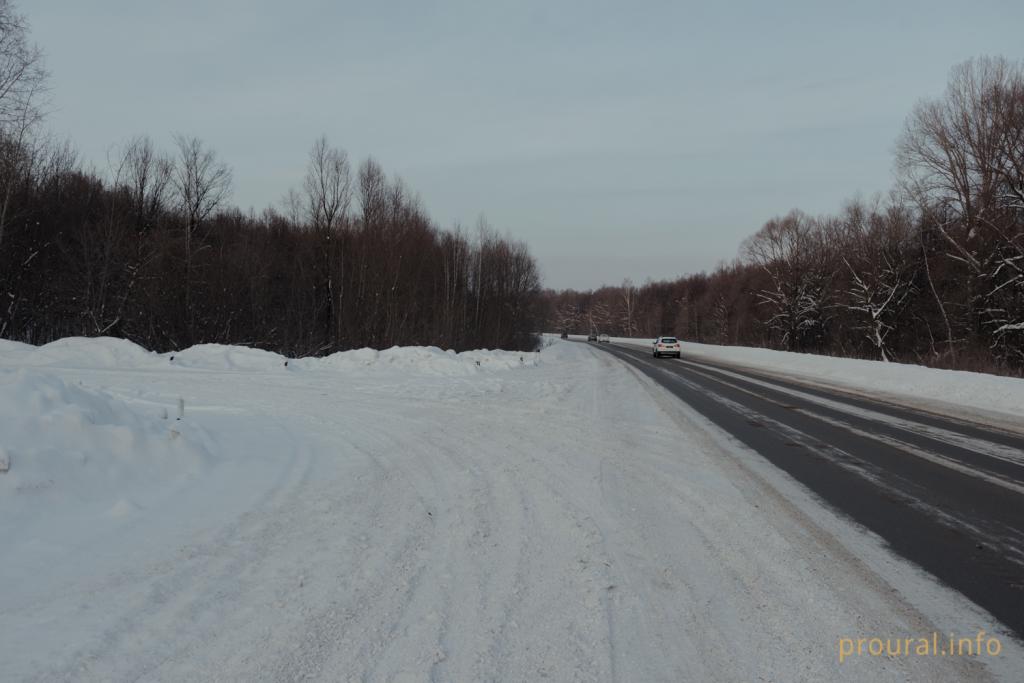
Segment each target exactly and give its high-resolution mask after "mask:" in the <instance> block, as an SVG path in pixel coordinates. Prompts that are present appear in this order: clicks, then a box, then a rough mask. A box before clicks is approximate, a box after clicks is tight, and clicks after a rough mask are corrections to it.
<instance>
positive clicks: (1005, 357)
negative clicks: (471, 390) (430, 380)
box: [0, 0, 1024, 375]
mask: <svg viewBox="0 0 1024 683" xmlns="http://www.w3.org/2000/svg"><path fill="white" fill-rule="evenodd" d="M48 84H49V74H48V73H47V70H46V65H45V59H44V54H43V51H42V50H41V49H40V48H39V47H37V46H35V45H34V44H33V43H32V42H31V37H30V32H29V26H28V23H27V22H26V20H25V19H24V18H23V17H22V16H21V15H19V14H18V13H17V11H16V9H15V8H14V6H13V5H12V4H11V2H10V0H0V337H3V338H7V339H12V340H16V341H22V342H27V343H32V344H42V343H46V342H49V341H52V340H55V339H58V338H61V337H66V336H75V335H81V336H98V335H109V336H117V337H123V338H126V339H129V340H131V341H134V342H136V343H138V344H140V345H142V346H144V347H146V348H149V349H154V350H170V349H178V348H183V347H186V346H190V345H193V344H197V343H225V344H244V345H249V346H254V347H259V348H264V349H268V350H273V351H277V352H280V353H284V354H288V355H318V354H326V353H331V352H334V351H338V350H345V349H351V348H358V347H363V346H369V347H374V348H384V347H389V346H392V345H408V344H416V345H436V346H440V347H443V348H451V349H457V350H461V349H468V348H479V347H488V348H507V349H528V348H533V347H535V345H536V344H537V340H538V336H537V335H538V333H539V332H541V331H565V332H570V333H586V332H591V331H593V332H607V333H610V334H614V335H622V336H641V337H643V336H647V337H653V336H656V335H659V334H675V335H677V336H679V337H680V338H682V339H683V340H689V341H697V342H704V343H715V344H732V345H753V346H764V347H769V348H776V349H784V350H789V351H801V352H813V353H821V354H831V355H842V356H852V357H860V358H874V359H878V360H883V361H898V362H912V363H923V364H927V365H934V366H938V367H949V368H959V369H970V370H983V371H989V372H1000V373H1005V374H1018V375H1019V374H1021V372H1024V66H1022V63H1020V62H1013V61H1010V60H1007V59H1005V58H1002V57H980V58H975V59H972V60H969V61H967V62H965V63H962V64H959V65H957V66H955V67H954V68H953V69H952V70H951V73H950V78H949V82H948V86H947V88H946V91H945V92H944V93H943V94H942V95H941V96H939V97H936V98H932V99H925V100H922V101H920V102H919V103H918V105H917V106H916V107H915V108H914V109H913V110H912V111H911V112H910V113H909V115H908V117H907V119H906V123H905V126H904V130H903V132H902V134H901V135H900V137H899V139H898V140H897V141H896V152H895V158H894V160H893V163H894V166H895V169H896V170H897V178H898V179H897V181H896V183H895V184H894V186H893V187H892V188H891V190H890V191H889V192H887V193H885V194H884V195H880V196H875V197H872V198H863V197H860V196H857V195H856V194H853V193H855V192H856V190H857V188H851V194H852V196H853V197H854V198H853V199H850V200H849V201H848V202H847V203H846V204H845V205H844V206H840V207H837V209H836V211H835V212H833V213H830V214H827V215H809V214H807V213H805V212H803V211H801V210H799V209H794V210H792V211H791V212H789V213H787V214H785V215H783V216H776V217H774V218H770V219H768V220H767V221H766V222H765V223H764V224H763V225H762V226H761V228H760V229H759V230H757V231H756V232H755V233H754V234H753V235H751V236H750V237H749V238H748V239H747V240H746V241H745V242H744V243H743V244H742V245H740V247H739V251H738V256H737V257H736V258H735V259H734V260H733V261H732V262H728V263H722V264H720V265H719V266H718V267H717V268H715V269H713V270H711V271H708V272H702V273H697V274H689V275H683V276H681V277H679V278H678V279H676V280H671V281H660V282H652V281H648V282H646V283H644V284H640V285H636V284H634V283H633V282H630V281H625V282H623V283H622V284H621V285H614V286H605V287H601V288H599V289H597V290H593V291H575V290H565V291H557V292H556V291H551V290H547V291H544V290H543V289H542V282H541V277H540V272H539V268H538V265H537V263H536V261H535V259H534V258H533V256H532V255H531V253H530V251H529V249H528V248H527V246H526V245H525V244H524V243H521V242H518V241H516V240H514V239H512V238H510V237H506V236H503V235H501V234H499V233H497V232H496V231H495V230H493V229H491V228H490V227H489V226H488V225H487V223H486V221H485V220H483V219H481V220H480V221H479V223H478V224H477V225H476V226H474V228H473V229H472V230H464V229H461V228H459V227H457V226H456V227H455V228H453V229H442V228H440V227H439V226H437V225H436V224H435V223H434V222H433V221H432V220H431V218H430V217H429V216H428V215H427V214H426V212H425V211H424V209H423V208H422V204H421V202H420V200H419V199H418V197H417V195H415V193H414V192H413V191H412V190H410V189H409V188H408V187H407V186H406V185H405V184H404V183H403V182H402V181H401V180H400V179H397V178H391V177H389V176H388V175H387V174H386V173H385V171H384V170H383V169H382V168H381V166H380V164H378V163H377V162H376V161H375V160H374V159H372V158H368V159H366V160H364V161H362V162H361V163H359V164H358V165H355V166H353V164H352V162H351V161H350V159H349V157H348V155H347V153H346V152H345V150H344V149H342V148H340V147H336V146H333V145H331V144H330V142H329V141H328V140H327V138H326V137H323V136H321V137H319V138H318V139H316V140H315V141H314V142H313V144H312V146H311V149H310V151H309V156H308V163H307V168H306V172H305V176H304V177H303V178H296V187H295V188H293V189H291V190H289V191H288V192H287V194H286V195H285V197H284V198H283V199H282V200H280V201H278V202H271V203H270V205H269V206H268V208H266V209H264V210H263V211H261V212H256V211H252V210H250V211H248V212H243V211H241V210H239V209H238V208H236V207H234V206H232V205H231V203H230V199H231V191H232V170H231V168H230V166H229V165H228V164H227V163H226V162H225V161H224V160H222V159H220V158H219V157H218V156H217V154H216V152H215V150H214V149H213V148H212V147H211V146H209V145H208V144H206V143H205V142H204V141H202V140H201V139H200V138H198V137H193V136H188V135H180V134H179V135H175V136H174V137H173V143H172V144H170V145H168V148H166V149H164V148H161V147H160V146H159V145H158V144H156V143H155V142H154V141H153V139H151V138H150V137H148V136H138V137H134V138H131V139H129V140H125V141H119V142H117V141H115V142H114V143H113V146H112V147H111V150H110V153H109V160H110V161H109V168H107V169H103V170H102V171H98V170H95V169H92V168H90V167H87V166H86V165H85V164H84V163H83V162H82V161H81V160H80V159H79V158H78V154H77V152H76V151H75V148H74V145H73V144H72V143H71V142H70V141H61V140H57V139H54V138H53V136H52V135H50V134H49V133H48V132H47V130H46V112H47V111H48V106H49V101H50V92H49V87H48ZM681 222H682V224H683V225H685V217H683V220H682V221H681ZM623 227H624V229H625V228H626V227H628V226H623ZM680 237H681V238H685V237H686V234H685V227H680ZM679 243H680V244H684V243H685V239H680V242H679ZM680 248H683V247H680Z"/></svg>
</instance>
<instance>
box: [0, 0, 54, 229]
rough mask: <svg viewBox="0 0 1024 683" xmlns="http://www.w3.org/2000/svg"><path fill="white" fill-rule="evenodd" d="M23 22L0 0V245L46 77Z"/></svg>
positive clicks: (28, 157) (29, 152)
mask: <svg viewBox="0 0 1024 683" xmlns="http://www.w3.org/2000/svg"><path fill="white" fill-rule="evenodd" d="M28 32H29V26H28V22H27V21H26V20H25V18H24V17H22V16H21V15H20V14H18V13H17V12H16V11H15V9H14V7H13V5H12V4H11V3H10V1H9V0H0V246H2V245H3V240H4V233H5V231H6V228H7V224H8V222H9V221H10V208H11V198H12V195H13V193H14V188H15V187H16V186H17V185H18V183H20V182H22V180H23V179H24V177H25V176H26V175H27V173H28V168H29V167H30V166H31V164H32V162H33V161H34V160H35V159H36V157H37V155H36V152H37V151H38V150H35V149H32V147H33V144H32V143H33V140H32V136H33V133H34V132H35V129H36V127H37V126H38V124H39V123H40V122H41V121H42V119H43V115H44V105H45V97H46V86H47V80H48V78H49V74H48V73H47V71H46V68H45V66H44V63H43V53H42V50H40V49H39V47H37V46H35V45H33V44H31V43H30V42H29V38H28Z"/></svg>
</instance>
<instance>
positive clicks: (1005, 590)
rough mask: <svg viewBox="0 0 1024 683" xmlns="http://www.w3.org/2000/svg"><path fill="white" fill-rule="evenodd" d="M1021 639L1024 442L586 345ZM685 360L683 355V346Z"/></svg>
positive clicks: (764, 380)
mask: <svg viewBox="0 0 1024 683" xmlns="http://www.w3.org/2000/svg"><path fill="white" fill-rule="evenodd" d="M591 345H592V346H595V347H599V348H601V349H603V350H604V351H606V352H608V353H610V354H612V355H614V356H616V357H617V358H619V359H620V360H622V361H623V362H625V363H628V364H629V365H631V366H633V367H634V368H636V369H637V370H638V371H640V372H642V373H644V374H645V375H647V376H649V377H651V378H652V379H654V380H655V381H657V382H658V383H659V384H660V385H662V386H663V387H665V388H666V389H667V390H668V391H670V392H671V393H673V394H675V395H676V396H678V397H679V398H680V399H682V400H683V401H685V402H687V403H688V404H689V405H691V406H692V407H693V408H694V409H695V410H697V411H698V412H699V413H701V414H702V415H704V416H705V417H706V418H708V419H709V420H710V421H711V422H713V423H714V424H716V425H718V426H719V427H721V428H722V429H724V430H725V431H727V432H728V433H730V434H731V435H733V436H734V437H735V438H736V439H738V440H739V441H741V442H743V443H744V444H746V445H747V446H748V447H750V448H752V449H753V450H755V451H756V452H758V453H759V454H761V455H762V456H763V457H765V458H766V459H767V460H769V461H770V462H771V463H773V464H774V465H776V466H777V467H779V468H781V469H782V470H784V471H786V472H787V473H788V474H790V475H791V476H792V477H793V478H794V479H796V480H797V481H799V482H801V483H802V484H803V485H804V486H806V487H807V488H809V489H810V490H811V491H813V492H814V493H815V494H817V495H818V496H819V497H820V498H821V499H822V500H824V501H825V502H826V503H827V504H829V505H831V506H833V507H834V508H835V509H837V510H839V511H840V512H842V513H843V514H845V515H847V516H849V517H850V518H852V519H853V520H854V521H855V522H857V523H859V524H861V525H863V526H864V527H866V528H867V529H869V530H871V531H872V532H874V533H875V534H877V535H878V536H880V537H881V538H883V539H884V540H885V541H886V542H887V543H888V544H889V546H890V547H891V548H892V549H893V550H894V551H895V552H897V553H898V554H900V555H902V556H903V557H905V558H907V559H909V560H911V561H912V562H914V563H916V564H917V565H919V566H920V567H922V568H923V569H924V570H926V571H927V572H929V573H931V574H932V575H933V576H935V577H936V578H938V579H939V580H940V581H942V582H944V583H945V584H947V585H948V586H950V587H952V588H953V589H955V590H957V591H959V592H961V593H962V594H963V595H965V596H966V597H968V598H969V599H970V600H972V601H973V602H975V603H976V604H977V605H979V606H980V607H982V608H983V609H985V610H987V611H988V612H989V613H990V614H992V615H993V616H994V617H995V618H997V619H999V620H1000V621H1001V622H1002V623H1003V624H1004V625H1006V626H1007V627H1008V628H1009V629H1010V630H1012V631H1013V632H1014V633H1015V634H1016V635H1017V637H1018V638H1022V639H1024V436H1022V435H1020V434H1013V433H1010V432H1006V431H1001V430H998V429H995V428H992V427H988V426H984V425H979V424H976V423H971V422H967V421H963V420H959V419H956V418H953V417H948V416H940V415H936V414H934V413H929V412H923V411H917V410H912V409H909V408H906V407H901V406H894V405H891V404H888V403H884V402H881V401H875V400H871V399H868V398H864V397H861V396H851V395H847V394H844V393H841V392H836V391H830V390H825V389H819V388H811V387H808V386H806V385H804V384H799V383H796V382H789V381H785V380H781V379H779V378H777V377H774V376H772V377H769V376H764V375H760V374H758V373H755V372H751V371H750V370H746V369H737V368H731V367H727V366H724V365H717V364H711V363H708V362H706V361H700V362H697V361H695V360H692V359H688V358H687V357H686V356H685V353H684V356H683V358H682V359H681V360H674V359H658V360H655V359H653V358H651V355H650V353H649V352H647V351H645V350H644V349H642V348H638V347H635V346H625V345H619V344H591ZM684 348H685V346H684Z"/></svg>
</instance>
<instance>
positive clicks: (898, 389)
mask: <svg viewBox="0 0 1024 683" xmlns="http://www.w3.org/2000/svg"><path fill="white" fill-rule="evenodd" d="M573 339H586V337H584V336H573ZM612 341H614V342H617V343H620V344H629V345H631V346H637V347H641V348H644V349H646V350H650V348H651V341H652V340H651V339H647V338H643V339H635V338H633V339H631V338H627V337H614V338H612ZM683 352H684V353H685V354H686V356H687V357H689V358H693V359H696V360H707V361H712V362H719V363H727V364H729V365H734V366H736V367H740V368H749V369H751V370H757V371H759V372H766V373H774V374H779V375H785V376H787V377H791V378H794V379H798V380H803V381H805V382H809V383H812V384H818V385H822V386H828V387H835V388H839V389H845V390H848V391H855V392H860V393H865V394H869V395H871V396H875V397H878V398H883V399H892V400H896V401H901V402H909V403H915V404H921V405H923V406H924V407H929V408H935V409H938V410H942V411H944V412H951V413H952V414H954V415H964V414H965V413H966V414H968V415H972V416H976V417H993V418H996V419H998V420H1000V421H1002V422H1005V423H1010V424H1016V425H1017V426H1020V425H1021V423H1022V418H1024V379H1018V378H1014V377H999V376H997V375H987V374H983V373H979V372H962V371H959V370H940V369H937V368H927V367H924V366H920V365H911V364H907V363H883V362H881V361H874V360H859V359H855V358H833V357H831V356H819V355H815V354H810V353H792V352H788V351H773V350H771V349H757V348H749V347H745V346H716V345H714V344H697V343H694V342H688V341H684V342H683Z"/></svg>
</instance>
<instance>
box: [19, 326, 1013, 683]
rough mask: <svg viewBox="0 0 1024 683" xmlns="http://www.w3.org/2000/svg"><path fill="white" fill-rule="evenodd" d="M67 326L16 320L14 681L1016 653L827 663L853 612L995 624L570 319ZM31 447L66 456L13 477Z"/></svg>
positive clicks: (828, 674)
mask: <svg viewBox="0 0 1024 683" xmlns="http://www.w3.org/2000/svg"><path fill="white" fill-rule="evenodd" d="M65 346H66V348H64V349H63V350H62V349H61V348H59V347H58V348H50V349H47V347H44V348H43V349H33V348H32V347H26V348H21V347H20V346H19V347H10V348H8V347H7V346H5V345H4V343H3V342H0V418H2V419H4V420H6V422H4V423H3V424H2V425H0V427H3V431H0V441H2V442H4V443H7V442H8V441H9V442H10V443H11V444H12V445H11V447H10V450H11V452H12V453H13V458H12V467H11V471H10V472H9V473H7V474H0V547H3V548H4V549H5V553H4V559H3V561H2V562H0V586H3V590H2V591H0V633H3V634H4V637H3V638H0V662H3V671H4V674H3V677H4V678H5V679H7V678H11V679H14V680H19V679H22V678H43V679H47V678H53V679H67V678H74V679H85V680H125V679H133V680H134V679H138V678H143V679H147V680H151V679H161V680H164V679H172V680H181V679H212V678H220V679H233V680H294V679H299V678H302V677H305V676H310V677H313V678H319V679H323V680H349V679H353V678H365V679H367V680H427V679H433V680H537V679H541V678H551V679H553V680H612V679H615V680H618V679H621V680H637V681H653V680H673V681H675V680H709V679H716V680H755V679H758V678H759V677H761V678H764V679H774V680H823V679H836V678H839V679H849V680H863V679H872V680H905V679H907V678H911V679H918V680H962V679H965V678H974V679H977V678H983V677H984V676H985V675H987V674H991V673H994V674H998V675H1001V676H1002V677H1005V678H1007V679H1012V677H1013V676H1012V675H1013V674H1014V673H1016V674H1019V673H1020V672H1021V671H1022V670H1024V668H1022V667H1024V656H1022V653H1021V651H1020V649H1019V647H1018V646H1017V645H1016V644H1014V643H1012V642H1010V641H1009V640H1007V639H1005V638H1004V639H1003V646H1004V649H1003V654H1002V656H1001V657H1000V658H999V659H998V660H993V661H987V660H984V659H982V660H978V661H974V660H971V659H969V658H964V659H959V658H948V657H947V658H915V657H911V658H896V659H886V658H878V657H867V656H864V657H855V658H851V659H849V660H847V661H846V662H845V663H843V664H841V665H840V664H839V662H838V649H837V643H838V639H839V638H843V637H853V638H856V637H872V636H880V637H883V638H885V637H892V638H898V637H902V636H930V633H931V631H932V630H938V631H939V632H940V633H948V632H950V631H954V632H956V633H958V634H965V635H971V636H973V635H974V632H975V629H976V628H978V627H983V628H985V629H986V630H987V631H988V632H992V631H993V630H994V627H993V625H992V624H990V623H988V622H987V620H986V617H985V615H983V614H979V613H978V612H977V610H975V609H974V608H972V607H971V606H970V605H969V604H968V603H966V602H965V601H964V600H963V599H962V598H960V597H958V596H957V595H955V594H952V593H951V592H950V591H947V590H945V589H943V588H942V587H940V586H937V585H935V584H934V583H933V582H931V581H930V580H929V579H927V578H926V577H923V576H921V575H920V574H919V573H917V572H916V571H915V570H913V568H911V567H909V566H908V565H906V564H905V563H902V562H901V561H899V560H897V559H896V558H894V557H892V556H891V555H889V554H888V553H886V552H885V551H884V550H883V549H882V548H881V547H880V546H879V545H878V544H877V543H876V542H875V541H874V540H873V539H872V538H870V537H868V536H867V535H866V534H863V533H862V532H860V531H858V530H856V529H854V528H852V527H851V526H850V525H849V524H848V523H846V522H845V521H843V520H841V519H839V518H837V517H835V516H834V515H831V514H830V513H828V512H827V511H825V510H823V509H821V508H819V507H817V504H816V503H815V502H814V501H813V500H811V499H810V497H809V496H807V494H805V493H802V492H801V491H800V490H798V487H796V486H795V485H793V484H792V483H791V482H787V480H786V479H785V478H784V477H782V476H781V475H779V474H778V473H777V472H775V471H773V470H771V468H764V467H763V461H760V459H759V458H757V456H755V455H753V454H751V453H749V452H747V451H745V450H744V449H743V448H742V447H739V446H737V445H736V444H734V443H731V442H730V440H729V439H728V438H726V437H724V436H722V435H721V434H719V433H717V432H715V431H714V428H713V427H710V426H708V425H705V424H703V423H701V422H700V421H699V418H697V417H696V416H694V415H692V414H691V413H690V411H688V410H687V409H686V407H685V406H683V405H682V404H681V403H679V402H678V401H676V400H675V399H672V398H671V397H669V396H667V395H666V394H665V393H664V392H663V391H662V390H660V389H659V388H658V387H656V386H655V385H653V384H651V383H650V382H648V381H646V380H644V379H642V378H640V377H638V376H637V375H636V374H635V373H633V372H632V371H631V370H629V369H628V368H627V367H626V366H625V365H624V364H622V363H619V362H617V361H615V360H614V359H613V358H611V357H610V356H608V355H607V354H598V353H596V352H595V351H594V350H593V349H590V348H588V347H586V346H584V345H582V344H564V343H561V342H555V343H553V344H552V345H550V346H548V347H547V348H545V349H544V350H543V351H542V352H541V353H540V354H539V356H531V355H529V354H525V355H523V354H503V353H500V352H476V353H474V354H468V355H465V356H464V357H463V356H462V355H460V356H456V357H454V358H452V356H453V354H442V353H441V352H437V351H435V350H430V349H405V350H393V351H391V352H383V353H381V354H375V353H374V352H369V353H367V352H352V353H354V354H361V355H355V356H350V357H347V358H345V357H339V358H335V359H334V361H330V359H326V360H320V361H315V360H311V361H308V362H307V361H290V362H289V364H288V366H285V365H284V362H283V359H280V357H275V356H273V355H272V354H271V355H267V356H263V355H261V353H260V352H250V351H249V350H244V349H232V348H227V347H217V348H212V347H211V348H206V349H202V348H201V349H198V350H191V351H188V352H183V353H182V354H177V355H176V357H175V359H174V360H173V361H172V360H171V359H170V358H169V357H166V356H155V355H150V354H145V352H141V353H142V355H141V356H140V355H138V354H137V353H136V352H135V350H132V349H130V348H128V347H125V346H123V343H120V342H114V341H110V340H99V341H96V340H89V341H87V340H80V341H71V342H67V343H66V344H65ZM40 352H44V355H45V360H44V361H41V360H39V358H42V356H39V357H37V358H36V360H35V361H34V362H31V361H30V360H26V359H27V358H29V357H30V356H33V355H34V354H37V353H40ZM439 354H440V355H439ZM382 357H383V358H390V359H394V360H384V361H382V360H381V358H382ZM261 358H262V360H260V359H261ZM329 361H330V362H329ZM349 361H352V362H349ZM478 361H479V364H478ZM33 392H36V393H37V394H38V395H39V396H40V398H36V399H32V400H25V401H23V402H19V401H18V397H19V396H22V395H30V394H32V393H33ZM179 397H182V398H184V399H185V404H186V410H185V418H184V420H182V421H180V422H179V421H177V420H175V419H174V418H175V417H176V414H175V412H174V411H175V410H176V405H177V400H178V398H179ZM44 399H45V400H44ZM4 401H6V402H4ZM165 410H167V411H169V415H168V418H167V419H166V420H165V419H164V417H163V414H164V411H165ZM67 415H71V416H72V417H71V418H68V417H67ZM76 416H77V417H76ZM111 425H114V426H119V427H125V428H126V430H116V429H115V430H111V429H109V427H110V426H111ZM8 430H11V431H8ZM172 430H173V431H175V432H177V433H178V435H177V436H172V434H171V431H172ZM76 434H77V435H79V436H80V437H81V440H79V439H74V444H72V442H71V437H72V436H74V435H76ZM12 435H15V436H12ZM69 435H70V436H69ZM15 438H16V439H17V440H18V441H17V444H16V445H15V441H14V439H15ZM47 449H49V450H47ZM73 449H80V450H81V451H82V452H87V454H89V457H87V458H86V459H85V461H84V462H82V460H81V458H79V457H77V456H76V457H70V456H68V458H67V461H68V463H67V467H71V466H78V467H79V468H80V469H79V470H69V469H67V468H65V469H63V470H57V471H53V470H49V469H45V468H43V467H42V464H45V463H48V462H51V460H52V459H53V458H58V457H62V454H66V453H68V452H69V451H71V450H73ZM174 449H182V450H180V451H176V450H174ZM33 459H38V460H39V463H42V464H40V465H39V467H40V469H39V470H38V471H36V475H38V476H40V477H44V476H50V478H51V479H52V480H53V483H52V485H50V486H44V487H41V488H40V487H28V488H25V487H23V488H15V487H13V486H12V485H11V482H15V481H24V480H23V479H15V478H14V475H18V476H27V473H31V472H33V471H35V470H33V468H34V467H35V466H36V463H33V462H32V460H33ZM76 463H77V464H76ZM168 463H170V465H168ZM90 466H95V467H98V468H100V469H101V472H100V473H93V472H91V471H90V473H89V474H88V475H86V474H84V473H83V472H82V471H81V470H88V468H89V467H90ZM47 467H49V465H47ZM19 472H20V474H18V473H19ZM46 472H52V474H51V475H46ZM76 473H77V474H76ZM105 473H109V474H110V476H111V478H110V479H109V480H108V479H107V478H104V477H103V476H99V474H105ZM132 473H135V474H137V476H135V477H134V478H133V477H132V476H129V475H130V474H132ZM36 475H33V476H36ZM5 477H10V478H9V479H6V480H5V479H4V478H5ZM5 486H6V487H7V488H3V487H5ZM780 491H782V492H783V493H782V494H780V493H779V492H780ZM120 499H125V500H129V501H132V502H131V504H126V505H124V506H120V507H117V509H113V508H114V507H116V505H117V502H118V500H120ZM794 501H795V502H794ZM108 504H109V505H108ZM9 513H14V514H9ZM15 519H16V520H17V522H16V523H14V522H13V521H12V522H10V523H8V521H9V520H15ZM83 520H85V521H83Z"/></svg>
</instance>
